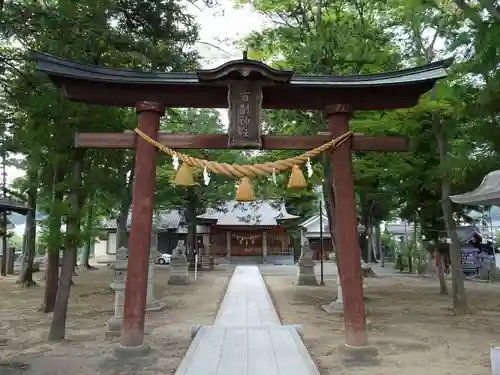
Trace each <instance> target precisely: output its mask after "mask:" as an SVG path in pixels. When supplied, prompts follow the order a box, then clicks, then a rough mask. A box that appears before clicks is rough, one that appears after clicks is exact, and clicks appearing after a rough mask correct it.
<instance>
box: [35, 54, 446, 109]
mask: <svg viewBox="0 0 500 375" xmlns="http://www.w3.org/2000/svg"><path fill="white" fill-rule="evenodd" d="M31 57H32V58H33V59H34V60H35V61H36V62H37V69H38V71H40V72H43V73H46V74H47V75H48V76H49V77H50V79H51V80H52V81H53V82H54V83H55V84H56V85H57V86H58V87H61V88H62V90H63V92H64V95H65V97H66V98H68V99H70V100H74V101H78V102H84V103H89V104H100V105H107V106H118V107H132V106H135V104H136V103H137V102H140V101H154V102H159V103H162V104H164V105H165V106H166V107H170V108H176V107H184V108H227V107H228V98H227V95H228V94H227V85H228V83H229V82H234V81H242V80H245V81H252V82H259V83H260V84H261V85H262V93H263V102H262V108H269V109H297V110H322V109H324V108H325V106H327V105H330V104H349V105H351V108H352V109H353V110H374V109H396V108H405V107H411V106H413V105H415V104H417V102H418V100H419V98H420V96H421V95H422V94H424V93H425V92H427V91H429V90H430V89H431V88H432V87H433V85H434V84H435V83H436V81H437V80H439V79H441V78H444V77H446V75H447V72H446V69H447V68H448V67H449V66H450V65H451V63H452V60H451V59H448V60H442V61H437V62H434V63H432V64H428V65H423V66H419V67H415V68H410V69H403V70H399V71H394V72H387V73H377V74H370V75H349V76H325V75H300V74H295V73H294V72H293V71H289V70H276V69H273V68H271V67H269V66H268V65H266V64H264V63H262V62H259V61H255V60H248V59H242V60H233V61H229V62H227V63H225V64H223V65H221V66H219V67H217V68H215V69H207V70H198V71H196V72H188V73H178V72H144V71H138V70H126V69H112V68H107V67H102V66H95V65H87V64H82V63H78V62H74V61H70V60H65V59H62V58H59V57H55V56H52V55H48V54H45V53H41V52H31Z"/></svg>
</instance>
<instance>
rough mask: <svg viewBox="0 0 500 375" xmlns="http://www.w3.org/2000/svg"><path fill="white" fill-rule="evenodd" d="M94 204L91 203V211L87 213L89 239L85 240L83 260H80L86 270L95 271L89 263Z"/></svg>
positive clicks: (86, 230)
mask: <svg viewBox="0 0 500 375" xmlns="http://www.w3.org/2000/svg"><path fill="white" fill-rule="evenodd" d="M93 208H94V206H93V204H92V202H89V211H88V213H87V222H86V223H85V227H86V228H85V234H86V235H87V238H86V240H85V247H84V248H83V253H82V258H81V260H80V265H81V267H82V268H83V269H84V270H88V269H93V268H94V267H92V266H91V265H90V263H89V259H90V250H91V249H92V222H93Z"/></svg>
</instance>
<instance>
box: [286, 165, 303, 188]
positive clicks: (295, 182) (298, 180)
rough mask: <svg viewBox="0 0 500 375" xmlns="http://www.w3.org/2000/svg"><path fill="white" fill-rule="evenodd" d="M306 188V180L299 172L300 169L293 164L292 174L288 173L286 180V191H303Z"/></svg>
mask: <svg viewBox="0 0 500 375" xmlns="http://www.w3.org/2000/svg"><path fill="white" fill-rule="evenodd" d="M305 187H307V182H306V178H305V177H304V174H303V173H302V171H301V170H300V167H299V166H298V165H297V164H295V165H294V166H293V167H292V173H290V179H289V180H288V186H287V188H288V189H303V188H305Z"/></svg>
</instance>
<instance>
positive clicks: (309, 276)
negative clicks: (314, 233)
mask: <svg viewBox="0 0 500 375" xmlns="http://www.w3.org/2000/svg"><path fill="white" fill-rule="evenodd" d="M315 265H316V262H315V261H314V260H313V252H312V251H311V249H310V247H309V241H308V240H307V239H304V242H303V243H302V253H301V254H300V259H299V269H298V274H297V285H318V281H317V280H316V274H315V273H314V266H315Z"/></svg>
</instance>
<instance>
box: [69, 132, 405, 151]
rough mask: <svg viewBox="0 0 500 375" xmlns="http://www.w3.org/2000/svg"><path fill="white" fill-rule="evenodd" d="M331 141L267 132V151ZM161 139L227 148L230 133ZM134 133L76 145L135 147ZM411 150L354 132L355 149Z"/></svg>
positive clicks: (83, 137) (400, 142) (84, 139)
mask: <svg viewBox="0 0 500 375" xmlns="http://www.w3.org/2000/svg"><path fill="white" fill-rule="evenodd" d="M330 140H331V136H329V135H301V136H288V135H264V136H263V137H262V145H263V147H262V148H263V149H266V150H309V149H312V148H314V147H317V146H320V145H322V144H324V143H326V142H328V141H330ZM159 141H160V142H161V143H162V144H164V145H165V146H168V147H170V148H173V149H176V150H182V149H227V148H228V147H227V145H228V137H227V134H173V133H161V132H160V135H159ZM136 143H137V135H136V134H135V133H132V132H129V133H77V134H76V135H75V147H81V148H135V147H136ZM408 149H409V138H408V137H401V136H364V135H354V136H353V140H352V151H385V152H405V151H408Z"/></svg>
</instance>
